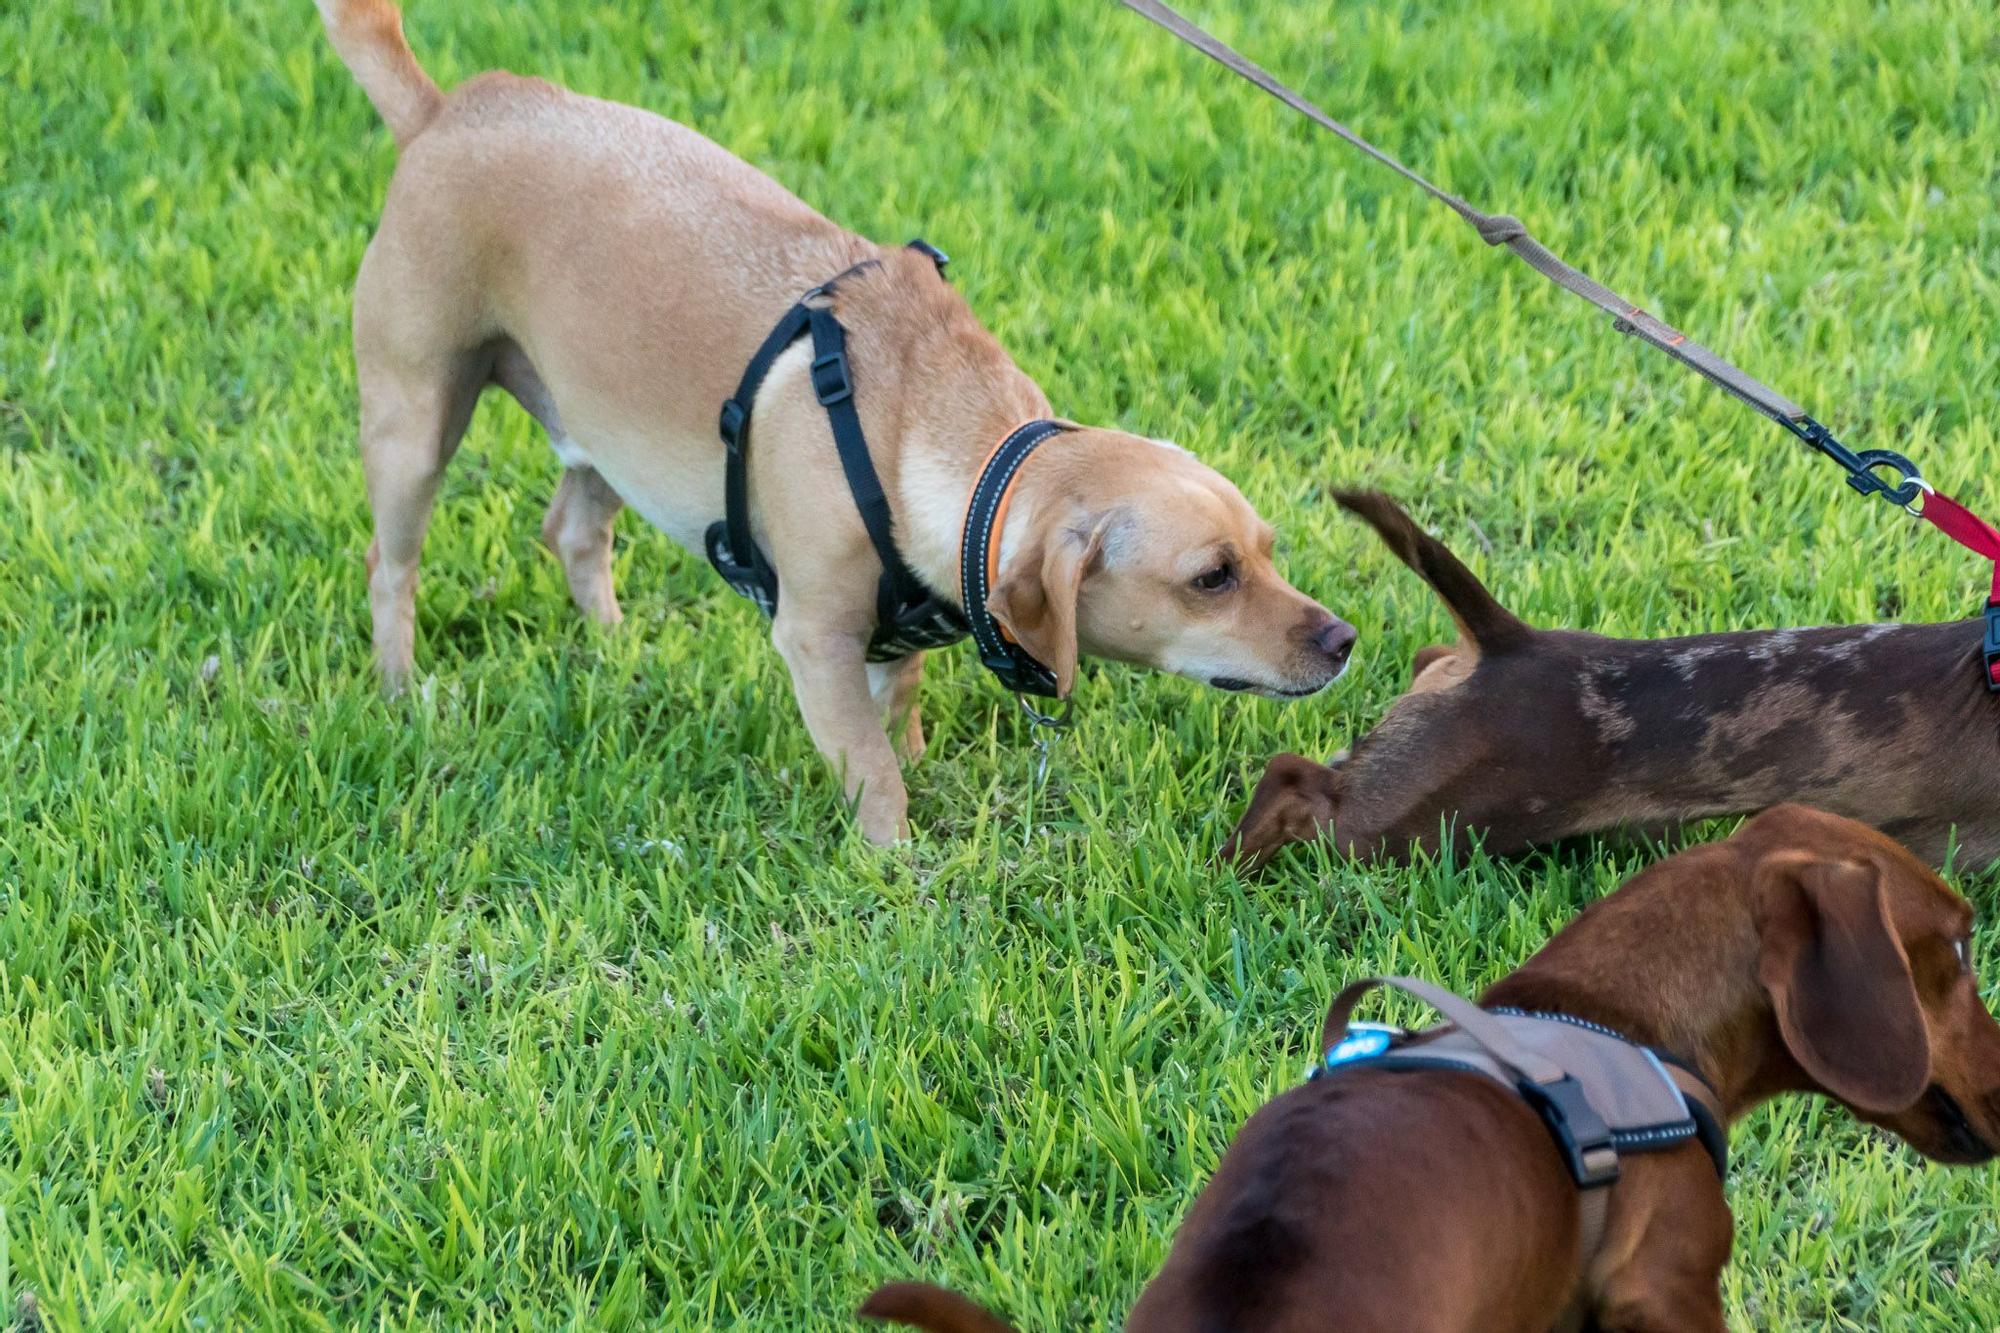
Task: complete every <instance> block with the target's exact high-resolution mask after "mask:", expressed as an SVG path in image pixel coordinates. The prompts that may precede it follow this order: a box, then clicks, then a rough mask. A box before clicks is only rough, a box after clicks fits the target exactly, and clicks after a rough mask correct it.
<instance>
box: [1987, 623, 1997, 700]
mask: <svg viewBox="0 0 2000 1333" xmlns="http://www.w3.org/2000/svg"><path fill="white" fill-rule="evenodd" d="M1986 688H1987V689H1989V690H1991V691H1993V693H1995V694H2000V602H1990V603H1988V604H1987V607H1986Z"/></svg>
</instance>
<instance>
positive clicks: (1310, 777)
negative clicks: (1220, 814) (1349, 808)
mask: <svg viewBox="0 0 2000 1333" xmlns="http://www.w3.org/2000/svg"><path fill="white" fill-rule="evenodd" d="M1340 784H1341V777H1340V770H1339V769H1337V768H1329V767H1327V766H1326V765H1325V764H1315V763H1314V762H1313V761H1312V760H1310V759H1307V758H1305V757H1304V756H1303V755H1296V754H1281V755H1277V756H1275V757H1274V758H1273V759H1272V760H1271V762H1270V763H1269V764H1266V765H1265V766H1264V776H1263V777H1261V778H1259V779H1258V780H1257V790H1256V791H1254V792H1252V793H1251V794H1250V808H1249V809H1247V810H1245V811H1244V812H1243V818H1242V819H1240V820H1238V821H1237V823H1236V831H1235V832H1233V833H1231V834H1230V835H1229V840H1228V841H1227V842H1225V843H1223V844H1222V850H1221V852H1220V853H1218V855H1220V856H1221V858H1222V859H1223V860H1225V861H1235V862H1238V863H1240V864H1241V865H1243V866H1244V867H1245V868H1246V869H1250V870H1256V869H1258V868H1259V867H1261V866H1263V865H1264V863H1265V862H1267V861H1269V860H1270V859H1271V857H1272V856H1273V855H1274V854H1275V853H1276V852H1277V850H1278V849H1279V848H1280V847H1283V846H1284V845H1285V844H1286V843H1289V842H1306V841H1308V840H1310V839H1312V838H1316V837H1318V836H1319V835H1320V833H1321V831H1322V830H1324V829H1325V828H1326V827H1327V826H1328V825H1329V824H1331V823H1332V822H1333V816H1334V812H1335V810H1336V809H1337V808H1338V807H1339V804H1340V789H1341V788H1340Z"/></svg>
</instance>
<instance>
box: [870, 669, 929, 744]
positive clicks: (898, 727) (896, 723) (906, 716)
mask: <svg viewBox="0 0 2000 1333" xmlns="http://www.w3.org/2000/svg"><path fill="white" fill-rule="evenodd" d="M923 679H924V655H923V654H922V653H912V654H911V655H910V656H908V657H905V658H903V659H902V660H901V661H898V662H870V663H869V664H868V694H869V696H870V697H871V698H873V699H874V700H875V707H876V708H877V709H878V710H880V712H881V714H882V722H883V725H884V726H886V727H887V728H888V729H889V735H890V737H891V738H892V739H893V740H894V742H895V745H896V753H897V754H899V755H900V756H901V757H902V760H903V762H904V763H906V764H908V763H914V762H915V761H916V760H918V759H921V758H923V754H924V718H923V710H922V706H921V705H920V704H919V703H918V701H917V687H918V686H919V685H920V684H922V683H923Z"/></svg>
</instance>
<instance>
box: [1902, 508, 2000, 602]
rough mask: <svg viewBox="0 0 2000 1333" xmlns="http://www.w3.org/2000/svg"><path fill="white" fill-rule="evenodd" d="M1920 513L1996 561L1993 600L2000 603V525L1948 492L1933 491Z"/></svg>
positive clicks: (1954, 537)
mask: <svg viewBox="0 0 2000 1333" xmlns="http://www.w3.org/2000/svg"><path fill="white" fill-rule="evenodd" d="M1917 517H1919V518H1921V519H1923V520H1925V521H1926V522H1928V523H1929V524H1930V525H1931V526H1932V527H1934V528H1936V529H1937V530H1938V531H1939V532H1942V533H1943V534H1944V535H1945V536H1947V537H1949V538H1951V539H1952V540H1953V541H1955V542H1957V543H1958V544H1959V545H1960V546H1963V547H1964V548H1965V549H1966V550H1968V551H1972V552H1975V553H1977V554H1979V555H1983V556H1985V557H1986V558H1987V559H1988V560H1991V561H1992V562H1993V596H1992V598H1991V599H1990V604H1993V605H2000V528H1996V527H1994V526H1993V525H1992V524H1991V523H1988V522H1987V521H1986V520H1985V519H1983V518H1981V517H1980V516H1979V515H1977V514H1975V513H1973V512H1972V511H1971V510H1970V509H1967V508H1966V507H1965V506H1964V505H1962V504H1960V503H1959V502H1958V501H1956V500H1954V499H1952V498H1951V497H1950V496H1948V495H1941V494H1939V493H1938V492H1936V491H1930V492H1928V493H1926V494H1925V496H1924V507H1923V509H1922V510H1920V511H1919V512H1918V514H1917Z"/></svg>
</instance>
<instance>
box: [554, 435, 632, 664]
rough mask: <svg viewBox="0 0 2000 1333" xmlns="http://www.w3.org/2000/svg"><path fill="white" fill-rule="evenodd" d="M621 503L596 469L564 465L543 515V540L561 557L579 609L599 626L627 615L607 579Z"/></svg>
mask: <svg viewBox="0 0 2000 1333" xmlns="http://www.w3.org/2000/svg"><path fill="white" fill-rule="evenodd" d="M624 507H625V502H624V501H623V500H621V499H619V498H618V493H617V492H616V491H614V490H612V489H611V486H610V484H609V483H608V482H606V481H605V480H604V478H603V477H600V476H599V475H597V469H595V468H592V467H572V468H565V469H564V470H563V479H562V485H560V486H558V487H557V488H556V498H555V499H553V500H551V501H550V502H549V516H548V517H547V518H545V519H543V520H542V545H544V546H546V547H548V548H549V549H550V550H551V551H554V552H555V553H556V555H557V556H558V557H560V558H561V560H562V565H563V573H565V574H567V575H568V576H569V595H570V597H571V598H573V599H574V600H575V602H576V606H577V610H579V611H581V612H583V613H584V614H585V615H587V616H589V617H590V618H591V619H592V620H595V621H596V622H597V623H598V624H600V625H616V624H618V623H619V622H620V621H622V620H624V619H625V613H624V612H623V611H620V610H619V609H618V594H617V591H616V590H615V589H614V588H613V587H612V583H611V527H612V523H613V522H614V520H616V519H617V517H618V511H619V510H620V509H623V508H624Z"/></svg>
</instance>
